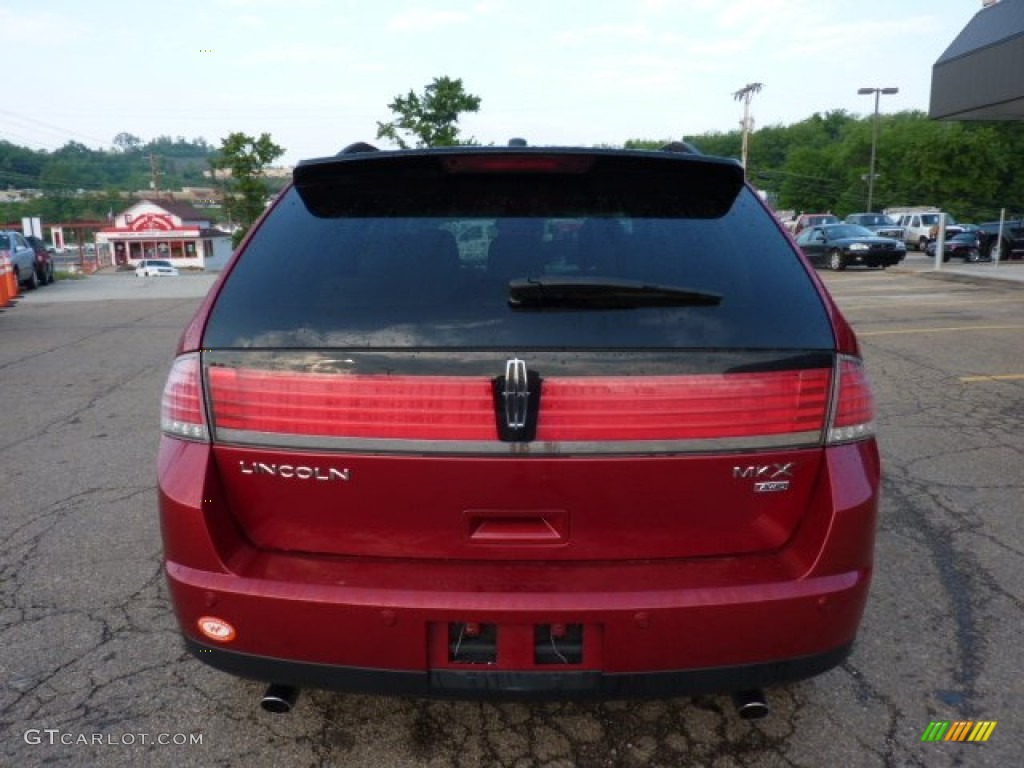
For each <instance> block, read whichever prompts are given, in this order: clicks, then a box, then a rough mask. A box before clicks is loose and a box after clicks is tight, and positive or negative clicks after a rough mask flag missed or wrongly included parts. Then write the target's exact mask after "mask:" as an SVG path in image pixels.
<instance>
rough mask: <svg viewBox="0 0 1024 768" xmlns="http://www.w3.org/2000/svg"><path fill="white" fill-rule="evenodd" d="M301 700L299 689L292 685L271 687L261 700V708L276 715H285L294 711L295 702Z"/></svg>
mask: <svg viewBox="0 0 1024 768" xmlns="http://www.w3.org/2000/svg"><path fill="white" fill-rule="evenodd" d="M297 698H299V689H298V688H292V687H291V686H290V685H276V684H275V685H270V686H268V687H267V691H266V693H264V694H263V698H262V699H260V706H261V707H263V711H264V712H270V713H272V714H275V715H285V714H288V713H289V712H291V711H292V708H293V707H294V706H295V700H296V699H297Z"/></svg>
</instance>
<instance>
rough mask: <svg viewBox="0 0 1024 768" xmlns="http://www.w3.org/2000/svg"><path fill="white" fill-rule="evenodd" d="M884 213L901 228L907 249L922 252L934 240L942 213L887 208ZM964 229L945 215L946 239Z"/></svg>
mask: <svg viewBox="0 0 1024 768" xmlns="http://www.w3.org/2000/svg"><path fill="white" fill-rule="evenodd" d="M885 212H886V213H887V214H888V215H889V216H891V217H892V218H893V219H895V220H896V223H897V224H898V225H899V226H901V227H902V228H903V241H904V242H905V243H906V244H907V247H908V248H916V249H917V250H919V251H923V250H924V249H925V246H927V245H928V241H929V240H932V239H934V237H935V232H937V231H938V227H939V216H941V215H942V211H941V210H939V209H938V208H928V209H920V208H919V209H917V210H909V211H907V210H904V212H900V210H899V209H893V208H887V209H886V210H885ZM963 231H964V228H963V227H961V226H960V225H958V224H957V223H956V220H955V219H954V218H953V217H952V216H950V215H949V214H948V213H947V214H946V237H947V238H948V237H952V236H953V235H959V234H960V233H961V232H963Z"/></svg>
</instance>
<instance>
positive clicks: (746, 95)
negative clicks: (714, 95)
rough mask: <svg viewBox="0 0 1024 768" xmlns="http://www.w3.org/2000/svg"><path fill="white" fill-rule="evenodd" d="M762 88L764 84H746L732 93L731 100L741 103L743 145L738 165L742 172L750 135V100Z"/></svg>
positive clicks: (745, 166)
mask: <svg viewBox="0 0 1024 768" xmlns="http://www.w3.org/2000/svg"><path fill="white" fill-rule="evenodd" d="M763 87H764V83H747V84H746V85H745V86H743V87H742V88H740V89H739V90H738V91H736V92H735V93H733V95H732V96H733V98H734V99H736V101H742V102H743V123H742V126H743V145H742V150H741V153H742V154H741V160H740V163H741V164H742V165H743V170H744V171H746V169H747V143H748V138H747V137H748V136H749V135H750V125H751V119H750V100H751V99H752V98H753V97H754V94H755V93H758V92H759V91H760V90H761V88H763Z"/></svg>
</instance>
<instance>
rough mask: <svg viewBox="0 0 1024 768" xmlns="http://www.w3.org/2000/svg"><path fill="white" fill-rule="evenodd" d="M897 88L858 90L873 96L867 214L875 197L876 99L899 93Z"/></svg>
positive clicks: (862, 94) (862, 93) (860, 92)
mask: <svg viewBox="0 0 1024 768" xmlns="http://www.w3.org/2000/svg"><path fill="white" fill-rule="evenodd" d="M899 92H900V89H899V88H858V89H857V93H859V94H860V95H861V96H865V95H867V94H869V93H873V94H875V116H874V118H873V119H872V123H871V168H870V170H869V171H868V213H871V210H872V209H871V204H872V202H873V201H874V197H875V152H876V151H877V147H878V99H879V97H880V96H881V95H882V94H883V93H884V94H886V95H889V94H893V93H899Z"/></svg>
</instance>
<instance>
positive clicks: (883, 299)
mask: <svg viewBox="0 0 1024 768" xmlns="http://www.w3.org/2000/svg"><path fill="white" fill-rule="evenodd" d="M838 298H843V299H849V298H851V297H849V296H840V297H838ZM857 298H867V297H862V296H858V297H857ZM876 299H877V301H876V302H875V303H873V304H845V303H843V311H849V310H854V309H878V308H879V307H880V306H883V305H885V304H890V303H892V302H893V301H897V300H899V301H904V300H907V301H911V302H913V304H914V306H915V307H950V306H954V305H958V304H967V305H971V306H974V305H976V304H1007V303H1009V304H1020V303H1021V301H1022V300H1021V299H1020V298H1012V299H944V300H942V301H931V300H928V301H917V300H916V297H915V296H913V295H908V294H899V295H896V296H878V297H876Z"/></svg>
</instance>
